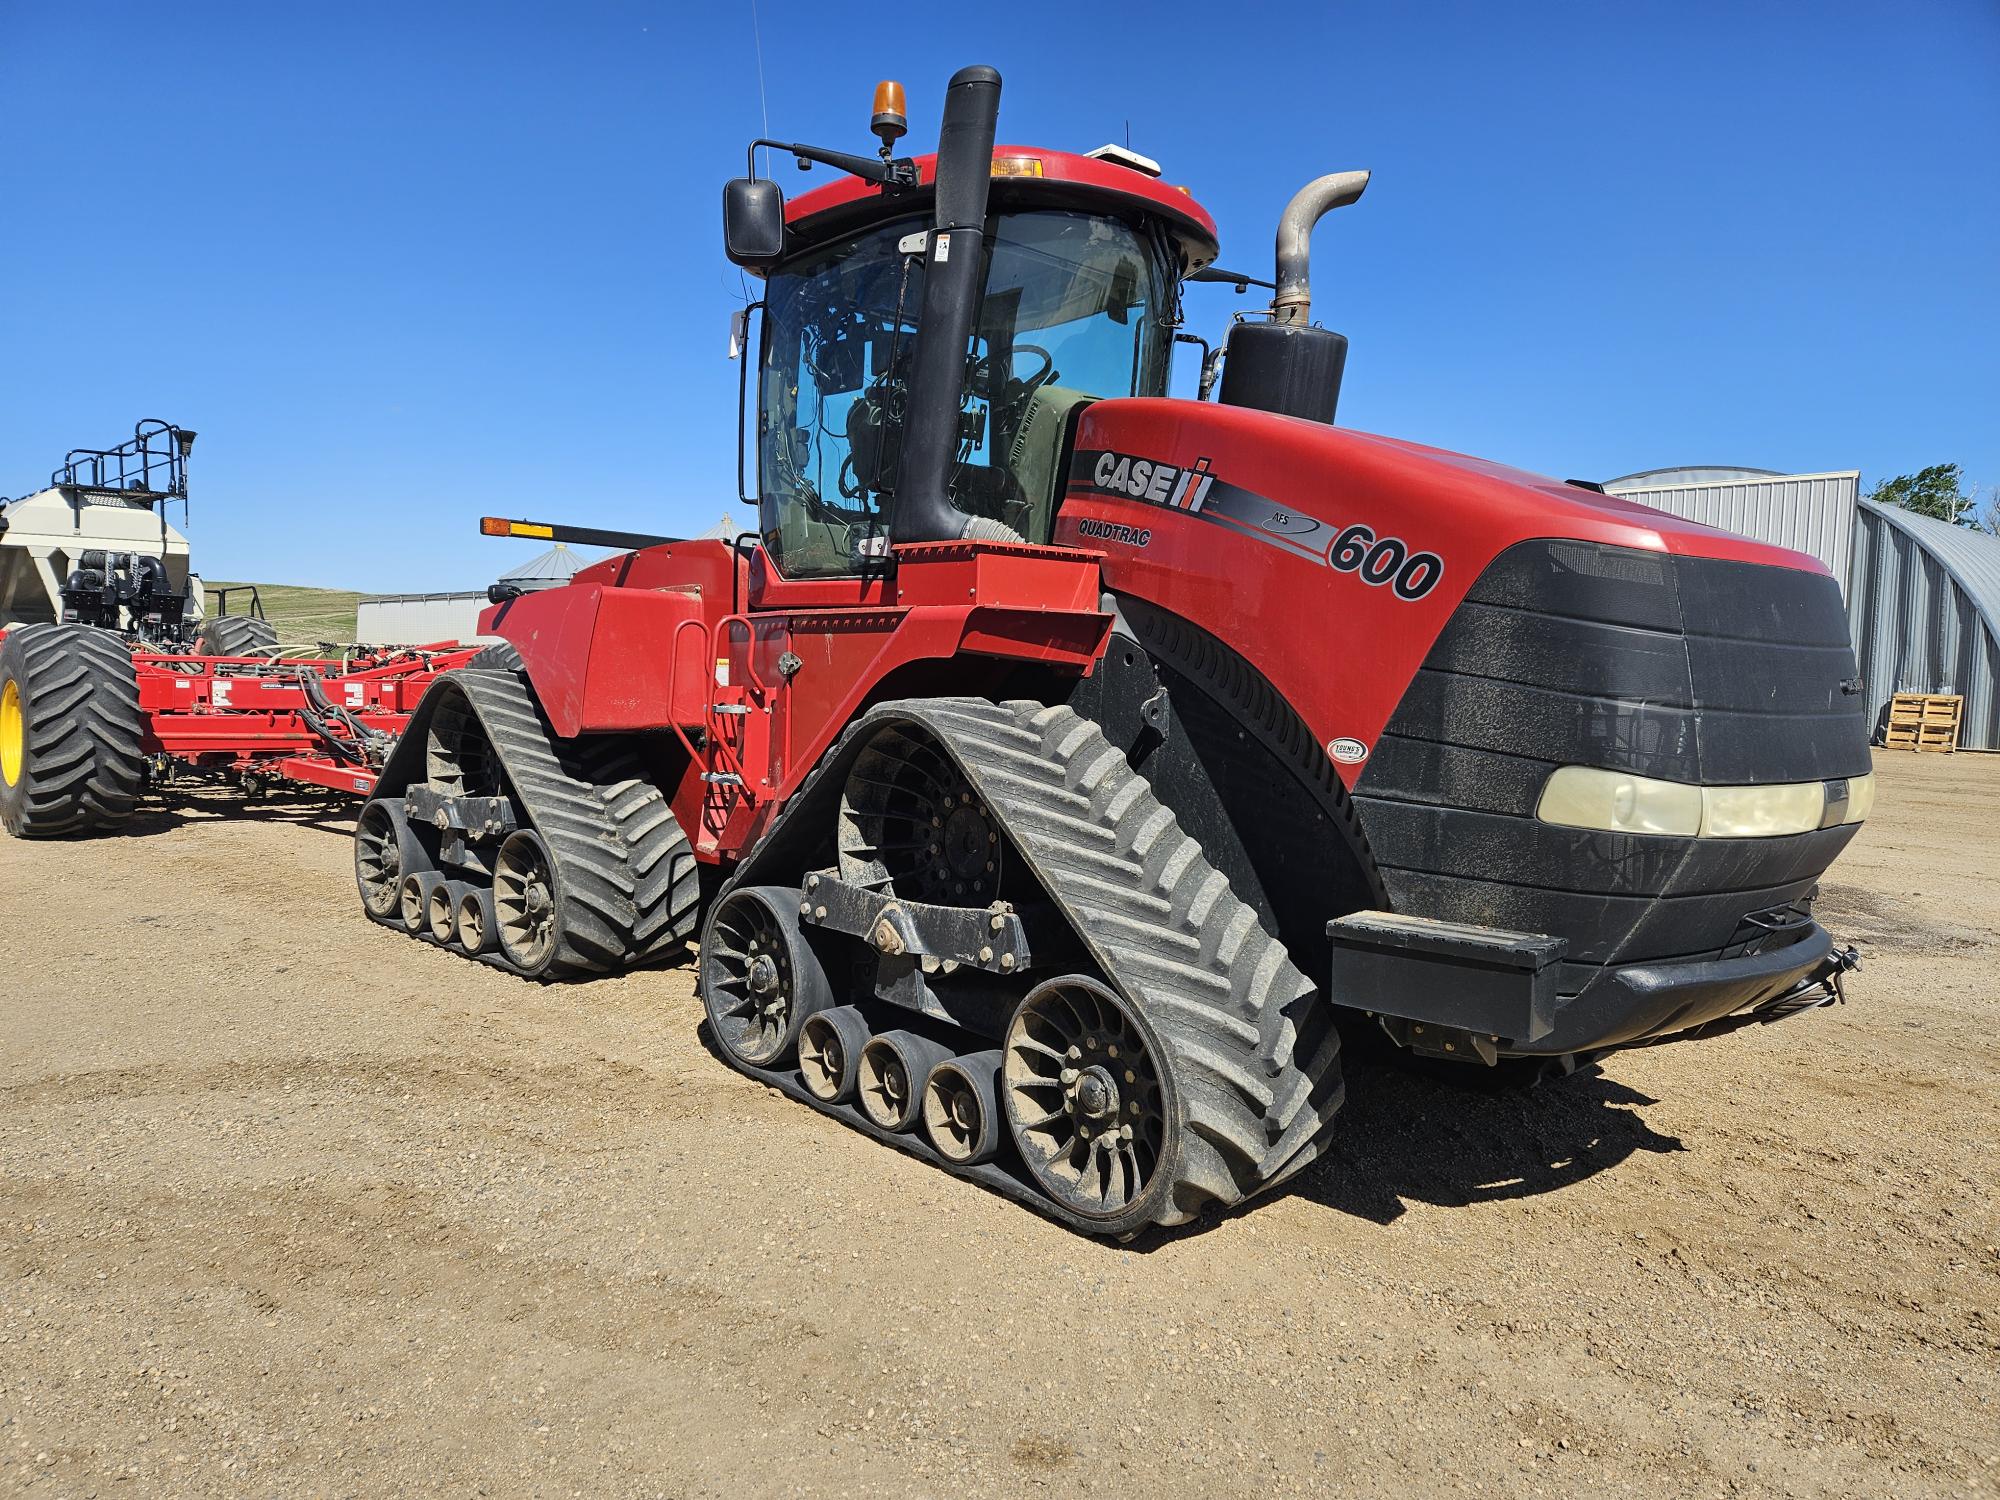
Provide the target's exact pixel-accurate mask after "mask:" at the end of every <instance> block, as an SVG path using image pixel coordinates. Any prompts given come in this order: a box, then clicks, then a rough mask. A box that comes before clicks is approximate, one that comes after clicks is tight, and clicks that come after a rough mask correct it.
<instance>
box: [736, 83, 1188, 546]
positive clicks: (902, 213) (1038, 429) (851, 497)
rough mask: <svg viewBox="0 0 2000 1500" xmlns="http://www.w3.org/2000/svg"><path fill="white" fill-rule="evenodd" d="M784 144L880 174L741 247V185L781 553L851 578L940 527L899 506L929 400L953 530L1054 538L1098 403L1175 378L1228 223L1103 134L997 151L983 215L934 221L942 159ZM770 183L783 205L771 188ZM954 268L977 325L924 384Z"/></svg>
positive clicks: (791, 208)
mask: <svg viewBox="0 0 2000 1500" xmlns="http://www.w3.org/2000/svg"><path fill="white" fill-rule="evenodd" d="M881 114H882V111H881V110H880V109H879V108H878V111H877V117H878V120H879V119H880V117H881ZM878 132H879V126H878ZM784 149H787V150H791V151H793V152H795V153H798V154H799V160H800V165H801V166H805V165H808V164H809V161H811V160H822V159H824V158H826V157H839V158H840V159H839V160H838V161H835V162H834V163H832V164H834V165H840V166H845V167H848V168H849V170H850V172H852V170H853V165H854V163H855V162H856V161H859V162H860V163H861V164H862V166H863V167H864V168H869V169H877V170H876V171H874V172H873V173H871V175H873V176H877V177H882V178H884V179H885V180H879V181H871V180H870V179H869V177H867V176H862V175H849V176H847V177H845V178H843V179H841V180H840V181H837V182H834V183H831V184H828V185H826V186H824V187H821V188H818V189H816V190H814V191H813V192H810V193H807V194H805V195H803V196H802V197H800V198H799V199H798V200H797V201H796V202H793V203H789V204H785V205H783V210H782V229H781V230H780V229H779V228H778V223H777V221H776V218H775V215H773V217H772V219H771V220H770V221H769V222H768V223H767V226H766V231H767V234H768V240H767V245H766V247H765V248H766V250H767V251H768V253H765V254H761V255H755V254H753V255H749V256H746V255H744V254H743V253H741V252H742V251H743V250H744V248H745V237H746V236H745V224H744V215H743V213H742V211H741V207H740V203H739V201H738V200H737V199H733V198H726V200H725V217H726V219H728V221H729V222H728V224H727V228H728V231H729V233H728V240H729V243H730V248H731V255H732V258H733V259H736V260H737V262H738V263H739V264H742V265H746V266H747V267H748V268H749V269H752V270H755V271H756V272H757V273H758V274H760V275H761V276H763V278H764V282H765V288H764V295H763V298H762V300H761V304H760V308H761V312H762V320H761V339H760V341H759V345H758V348H757V350H756V352H755V358H756V360H757V403H756V425H755V436H754V447H753V451H754V456H755V463H756V492H755V498H756V499H757V501H758V505H759V529H760V531H761V534H762V539H763V543H764V546H765V549H766V551H767V554H768V556H769V558H770V561H771V562H772V563H773V564H774V565H775V566H776V568H777V569H778V571H779V572H780V573H781V574H783V575H784V576H785V577H788V578H808V577H839V576H853V575H856V574H861V573H865V572H868V571H870V570H871V569H872V568H879V567H880V566H881V565H882V563H883V562H884V561H886V559H887V558H888V557H889V553H890V545H891V542H892V540H893V541H906V540H916V539H926V538H921V537H920V536H918V535H915V534H913V533H912V528H911V527H910V526H909V525H908V524H907V518H906V523H905V524H899V523H898V519H897V513H898V509H899V507H898V499H899V496H900V495H902V494H904V493H906V492H907V491H908V490H909V489H910V488H911V486H912V484H916V485H918V486H921V485H922V484H923V483H924V478H925V476H923V475H921V474H913V473H912V472H911V471H910V465H909V464H908V462H907V456H906V443H905V437H906V433H907V431H908V429H909V427H910V425H911V414H912V410H913V407H914V406H916V405H917V404H918V403H919V402H927V403H929V404H930V405H931V407H932V408H933V410H941V412H942V414H943V415H942V421H943V425H944V431H943V432H942V434H941V436H942V439H943V443H942V446H943V449H944V456H945V460H946V461H945V463H944V464H943V472H942V474H941V476H939V478H938V480H937V482H938V483H939V485H940V487H941V489H942V496H943V500H944V501H945V502H946V505H947V506H948V508H949V509H948V513H957V514H958V515H962V517H964V518H965V519H966V522H967V525H968V527H969V528H970V529H967V530H964V531H962V532H959V533H957V534H961V535H965V536H976V537H979V538H981V539H985V540H994V541H1023V542H1030V543H1047V542H1049V541H1050V539H1051V536H1052V533H1053V529H1054V521H1055V510H1056V505H1057V502H1058V500H1059V497H1060V493H1061V489H1062V485H1063V480H1064V473H1063V470H1064V458H1065V454H1066V451H1067V448H1068V446H1069V441H1070V439H1071V437H1072V436H1073V434H1074V431H1075V424H1076V418H1077V416H1078V415H1079V413H1080V412H1081V411H1082V409H1083V408H1084V407H1085V406H1087V405H1088V404H1089V403H1090V402H1092V401H1096V400H1101V399H1105V398H1112V397H1129V396H1164V395H1165V394H1166V392H1167V378H1168V371H1169V365H1170V361H1171V356H1172V352H1173V340H1174V332H1175V329H1176V327H1177V324H1178V321H1179V299H1180V290H1179V289H1180V282H1181V280H1182V278H1184V277H1185V276H1187V275H1189V274H1191V273H1193V272H1194V271H1196V270H1199V269H1200V268H1202V267H1204V266H1206V265H1207V264H1208V263H1209V262H1210V261H1211V260H1213V258H1214V256H1215V227H1214V224H1213V221H1211V220H1210V219H1209V217H1208V215H1207V214H1206V213H1204V212H1203V211H1202V210H1201V208H1200V207H1199V206H1197V205H1196V204H1195V203H1194V201H1193V200H1192V199H1191V198H1190V197H1189V196H1188V195H1187V194H1186V193H1185V192H1184V191H1182V190H1181V189H1178V188H1174V187H1170V186H1167V185H1165V184H1162V183H1161V182H1159V181H1158V179H1157V176H1156V175H1155V173H1154V172H1152V171H1149V170H1148V169H1149V168H1151V166H1152V164H1151V163H1149V162H1146V161H1145V160H1144V159H1143V158H1138V157H1133V156H1131V155H1130V154H1129V153H1124V152H1116V151H1111V150H1109V149H1108V148H1107V150H1106V151H1105V152H1103V153H1100V154H1099V155H1095V156H1075V155H1071V154H1069V153H1065V152H1055V151H1042V150H1034V149H1030V148H1025V147H1015V146H1001V147H997V148H990V156H989V160H990V168H991V170H990V176H987V175H986V174H981V175H982V176H986V180H985V181H982V182H981V183H979V184H978V186H979V188H980V190H981V191H980V194H979V196H980V197H981V198H982V199H983V200H984V205H983V206H984V209H985V211H984V212H983V213H981V214H980V215H979V216H978V219H979V227H976V228H975V227H973V226H972V225H971V224H967V225H966V226H964V227H961V228H953V227H950V226H949V225H948V224H946V223H945V222H944V221H943V219H942V218H941V217H940V214H939V205H938V201H937V200H938V195H937V191H936V180H937V157H935V156H926V157H920V158H916V159H913V160H905V161H900V162H887V161H885V162H881V163H878V162H874V161H870V160H868V159H866V158H846V157H842V156H841V155H840V153H831V152H824V153H823V152H819V151H817V150H815V149H813V148H799V147H794V146H787V147H785V148H784ZM884 151H885V153H886V151H887V146H886V144H885V147H884ZM745 186H746V180H743V179H739V181H738V182H737V183H734V184H732V185H731V188H732V191H735V190H740V189H742V188H743V187H745ZM755 187H756V188H758V189H762V190H764V192H763V194H762V196H763V197H764V200H765V201H764V204H763V205H761V211H763V212H765V213H767V214H768V213H771V210H772V207H773V205H772V202H771V200H772V199H773V198H774V197H775V194H776V185H775V184H773V183H769V182H768V181H758V182H756V183H755ZM948 194H949V190H948ZM968 217H970V216H968ZM954 256H956V257H958V258H959V260H960V261H961V262H963V261H964V260H966V259H967V258H970V259H971V260H972V262H973V266H972V273H971V274H969V275H968V274H966V272H965V270H964V268H963V266H962V265H959V266H954V265H953V257H954ZM954 272H955V273H957V276H958V279H959V280H960V284H961V286H962V287H964V289H965V290H964V292H963V293H962V295H961V297H960V298H959V299H958V300H960V301H962V302H963V303H964V306H963V307H962V309H955V310H957V311H960V313H961V315H962V316H963V317H964V318H965V323H966V327H967V334H968V336H967V338H966V341H965V343H964V345H963V352H962V354H961V355H960V356H959V357H958V358H957V359H956V360H953V359H951V358H949V356H947V357H946V358H945V359H944V360H942V361H939V362H938V363H934V364H933V365H932V367H931V375H930V378H929V379H928V380H926V379H925V378H924V377H921V376H919V374H918V372H917V368H916V362H917V350H918V345H919V334H920V331H921V330H922V329H923V328H924V326H925V322H926V320H927V318H928V317H929V316H930V310H931V308H932V306H933V304H932V302H931V300H930V299H931V298H932V297H934V296H936V295H937V294H936V293H933V292H931V290H930V289H929V287H928V285H927V284H928V283H929V282H932V281H934V280H937V279H939V277H940V276H942V275H947V274H951V273H954ZM943 300H944V301H945V302H947V303H949V302H951V301H952V300H953V299H952V298H951V296H950V295H949V293H948V292H947V293H946V295H945V296H944V298H943ZM945 337H946V338H947V339H949V338H950V334H949V332H947V333H946V335H945ZM940 365H942V367H943V372H944V373H943V378H942V379H939V378H938V375H937V372H938V370H939V368H940ZM939 385H944V386H955V389H944V390H940V389H937V388H935V387H937V386H939ZM920 467H921V465H920ZM927 539H936V538H934V537H933V538H927Z"/></svg>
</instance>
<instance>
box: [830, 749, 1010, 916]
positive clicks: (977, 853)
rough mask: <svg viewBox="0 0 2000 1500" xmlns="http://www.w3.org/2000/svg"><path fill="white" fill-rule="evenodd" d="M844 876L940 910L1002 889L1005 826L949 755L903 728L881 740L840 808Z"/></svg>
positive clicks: (982, 900) (859, 764) (858, 765)
mask: <svg viewBox="0 0 2000 1500" xmlns="http://www.w3.org/2000/svg"><path fill="white" fill-rule="evenodd" d="M839 835H840V876H841V879H843V880H848V881H853V882H854V883H856V884H858V885H865V886H867V887H869V888H870V889H871V890H882V891H894V892H895V894H897V895H899V896H904V897H908V898H909V899H911V900H915V901H928V902H932V903H934V904H936V905H940V906H984V905H985V904H986V903H987V902H989V901H991V900H992V899H993V898H994V896H995V895H996V894H998V892H999V890H1000V877H1001V873H1002V871H1001V860H1002V856H1003V851H1004V848H1005V841H1004V840H1003V839H1002V838H1001V837H1000V823H999V820H998V819H997V818H995V817H994V815H993V812H992V810H991V809H990V808H988V807H987V805H986V802H985V800H984V799H983V798H982V797H981V796H980V795H979V794H978V793H977V792H976V791H975V790H974V789H973V786H972V783H971V782H970V781H969V780H967V779H966V775H965V772H964V771H962V770H960V769H959V767H958V764H957V762H955V761H954V760H953V759H952V758H951V757H950V756H949V755H948V754H946V753H945V751H944V750H943V749H942V748H941V747H940V746H939V745H938V744H937V743H936V741H934V740H931V739H930V738H928V737H927V736H924V735H922V734H917V733H912V732H910V731H908V730H904V729H886V730H884V731H883V732H882V733H880V734H879V735H877V736H876V737H875V739H874V741H873V742H872V743H871V744H870V745H869V746H868V748H867V750H866V751H864V752H863V753H862V755H861V757H860V758H859V759H858V760H857V761H856V762H855V764H854V770H853V771H852V772H851V773H850V774H849V776H848V778H847V785H846V787H845V789H844V790H843V792H842V795H841V802H840V830H839Z"/></svg>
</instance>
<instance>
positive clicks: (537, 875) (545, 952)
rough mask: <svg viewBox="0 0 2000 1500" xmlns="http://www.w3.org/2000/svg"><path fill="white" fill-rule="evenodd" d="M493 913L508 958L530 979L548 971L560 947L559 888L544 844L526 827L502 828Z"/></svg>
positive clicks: (494, 876) (554, 870) (495, 872)
mask: <svg viewBox="0 0 2000 1500" xmlns="http://www.w3.org/2000/svg"><path fill="white" fill-rule="evenodd" d="M493 919H494V927H495V929H496V930H495V933H494V936H495V937H496V938H497V939H498V940H499V944H500V954H501V956H502V957H503V958H505V959H506V960H507V962H508V963H510V964H512V965H513V966H514V967H515V968H516V969H517V970H519V971H520V972H521V973H523V974H525V975H527V976H528V977H529V978H531V979H533V978H539V977H541V976H542V975H543V974H546V973H547V972H548V971H549V968H550V966H551V965H553V964H554V963H555V959H556V953H557V951H558V950H559V949H560V948H561V947H562V920H563V909H562V891H561V888H560V887H559V886H558V885H557V883H556V867H555V861H554V860H553V859H551V858H550V856H549V846H548V845H547V844H545V843H543V842H542V836H541V835H540V834H538V833H536V832H535V831H534V830H533V829H531V828H517V829H515V830H514V831H513V832H512V833H510V834H508V835H507V838H506V840H505V842H503V843H502V844H501V845H500V852H499V853H498V854H497V855H496V856H495V857H494V860H493Z"/></svg>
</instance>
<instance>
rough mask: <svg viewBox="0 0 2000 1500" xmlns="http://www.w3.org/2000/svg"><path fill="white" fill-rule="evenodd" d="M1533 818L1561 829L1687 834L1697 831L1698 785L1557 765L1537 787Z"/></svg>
mask: <svg viewBox="0 0 2000 1500" xmlns="http://www.w3.org/2000/svg"><path fill="white" fill-rule="evenodd" d="M1535 816H1536V817H1538V818H1540V819H1541V820H1542V821H1543V822H1544V823H1560V824H1562V825H1563V826H1564V827H1565V828H1602V829H1605V830H1607V831H1609V832H1611V833H1677V834H1680V835H1681V836H1682V837H1684V838H1691V837H1693V836H1694V835H1695V834H1698V833H1700V832H1701V788H1700V787H1698V786H1687V785H1684V784H1683V783H1681V782H1678V781H1655V780H1653V779H1652V778H1651V777H1650V776H1633V775H1630V774H1629V773H1627V772H1624V771H1601V770H1599V769H1597V768H1596V767H1595V766H1562V767H1560V768H1559V769H1558V770H1557V771H1556V773H1555V774H1554V775H1553V776H1551V777H1549V781H1548V785H1547V786H1545V787H1543V788H1542V800H1541V801H1540V803H1538V804H1537V805H1536V807H1535Z"/></svg>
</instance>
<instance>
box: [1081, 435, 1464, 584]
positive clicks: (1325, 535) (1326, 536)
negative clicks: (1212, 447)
mask: <svg viewBox="0 0 2000 1500" xmlns="http://www.w3.org/2000/svg"><path fill="white" fill-rule="evenodd" d="M1070 489H1071V491H1072V492H1076V493H1082V494H1087V495H1091V494H1094V495H1108V496H1111V497H1112V498H1115V499H1119V500H1137V501H1140V502H1141V503H1143V504H1146V505H1157V506H1160V507H1162V508H1163V509H1166V510H1178V511H1184V512H1186V513H1187V514H1189V515H1194V516H1199V517H1200V518H1201V519H1202V520H1204V521H1208V522H1211V523H1213V524H1214V525H1217V526H1227V527H1228V528H1229V529H1230V530H1232V531H1238V532H1244V533H1247V534H1248V535H1250V536H1253V537H1255V538H1256V539H1257V540H1258V541H1260V542H1265V543H1267V544H1269V545H1270V546H1273V547H1279V548H1282V549H1283V550H1284V551H1287V552H1293V553H1296V554H1298V555H1299V556H1301V557H1306V558H1310V559H1311V560H1312V561H1314V562H1318V563H1324V564H1326V565H1327V566H1328V567H1330V568H1333V569H1335V570H1336V571H1338V572H1341V573H1352V574H1354V575H1355V576H1356V577H1358V578H1359V579H1360V580H1361V581H1362V582H1363V583H1366V584H1370V585H1372V586H1374V587H1376V588H1384V587H1386V588H1388V589H1389V590H1390V591H1391V592H1393V593H1394V594H1395V596H1396V597H1397V598H1398V599H1411V600H1414V599H1421V598H1423V597H1424V595H1426V594H1428V593H1429V592H1430V591H1431V590H1432V589H1434V588H1436V587H1437V582H1438V580H1439V579H1440V578H1442V577H1444V559H1443V558H1441V557H1439V556H1438V555H1437V554H1436V553H1435V552H1419V551H1415V550H1413V549H1412V548H1411V546H1410V544H1409V543H1408V542H1405V541H1404V540H1403V539H1402V538H1401V537H1394V536H1377V535H1376V534H1375V531H1374V528H1372V527H1369V526H1365V525H1362V524H1360V523H1359V522H1357V523H1355V524H1354V525H1351V526H1335V525H1333V524H1331V523H1330V522H1326V521H1322V520H1319V519H1317V518H1316V517H1313V516H1302V515H1300V514H1298V513H1297V512H1296V511H1288V510H1286V509H1284V508H1283V507H1282V506H1279V505H1277V504H1274V503H1273V502H1272V501H1271V500H1269V499H1267V498H1266V497H1265V496H1263V495H1259V494H1257V493H1255V492H1254V491H1252V490H1246V489H1239V488H1238V487H1237V486H1236V485H1233V484H1226V483H1224V482H1223V481H1221V480H1219V479H1217V478H1216V477H1215V476H1214V475H1213V474H1212V473H1210V472H1209V464H1208V460H1207V459H1205V458H1198V459H1196V460H1195V461H1194V462H1193V463H1192V464H1190V465H1188V467H1186V468H1185V469H1183V468H1180V467H1178V466H1176V465H1174V464H1169V463H1162V462H1160V461H1159V460H1158V459H1151V458H1142V457H1139V456H1138V455H1136V454H1131V453H1117V452H1113V451H1111V450H1109V449H1106V450H1103V451H1100V452H1096V453H1091V452H1082V453H1078V454H1077V456H1076V462H1075V464H1074V465H1073V466H1072V468H1071V469H1070ZM1077 530H1078V532H1079V533H1081V534H1082V535H1084V536H1087V537H1093V538H1100V539H1103V540H1108V541H1120V542H1129V543H1131V544H1132V545H1133V546H1138V547H1143V546H1145V545H1146V543H1147V542H1150V541H1151V540H1152V539H1153V534H1152V532H1151V531H1150V530H1146V529H1144V528H1138V527H1125V526H1119V525H1116V524H1115V523H1112V522H1105V521H1079V522H1078V523H1077ZM1140 537H1144V538H1145V540H1144V541H1141V540H1139V538H1140Z"/></svg>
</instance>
